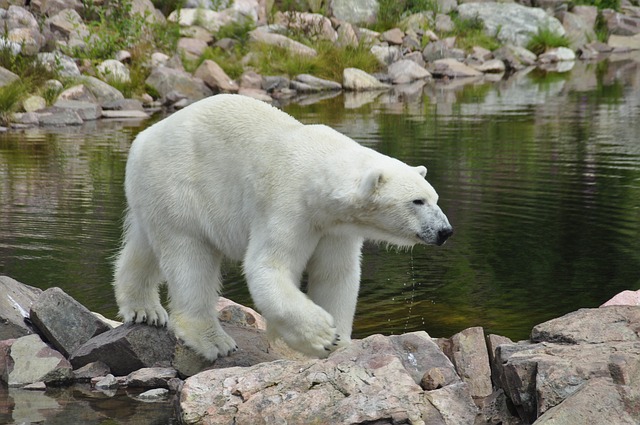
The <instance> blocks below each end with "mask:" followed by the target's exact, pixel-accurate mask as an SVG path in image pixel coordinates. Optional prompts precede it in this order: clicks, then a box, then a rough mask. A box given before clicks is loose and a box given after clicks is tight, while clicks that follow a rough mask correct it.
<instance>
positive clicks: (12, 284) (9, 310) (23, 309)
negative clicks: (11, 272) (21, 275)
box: [0, 276, 42, 341]
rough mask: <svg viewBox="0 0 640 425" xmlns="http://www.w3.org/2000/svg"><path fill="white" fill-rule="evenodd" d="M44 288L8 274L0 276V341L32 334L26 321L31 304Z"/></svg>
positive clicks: (31, 329)
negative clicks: (24, 282) (20, 280)
mask: <svg viewBox="0 0 640 425" xmlns="http://www.w3.org/2000/svg"><path fill="white" fill-rule="evenodd" d="M41 293H42V290H40V289H38V288H34V287H33V286H29V285H25V284H23V283H20V282H18V281H17V280H14V279H11V278H10V277H8V276H0V341H2V340H4V339H10V338H20V337H21V336H25V335H30V334H32V333H33V332H34V331H33V328H32V327H31V326H30V325H28V324H27V322H25V319H28V318H29V310H30V309H31V305H32V304H33V303H34V301H35V300H36V299H37V298H38V296H39V295H40V294H41Z"/></svg>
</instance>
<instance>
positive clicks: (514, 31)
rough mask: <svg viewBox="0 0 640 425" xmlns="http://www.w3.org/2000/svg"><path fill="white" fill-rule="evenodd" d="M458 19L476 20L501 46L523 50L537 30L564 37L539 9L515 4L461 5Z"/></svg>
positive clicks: (552, 19)
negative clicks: (507, 44) (516, 47)
mask: <svg viewBox="0 0 640 425" xmlns="http://www.w3.org/2000/svg"><path fill="white" fill-rule="evenodd" d="M458 15H459V16H460V18H461V19H479V20H480V21H482V23H483V25H484V27H485V31H486V32H487V34H489V35H491V36H495V37H497V38H498V40H500V41H501V42H502V43H511V44H514V45H516V46H526V45H527V43H528V42H529V40H530V39H531V36H532V35H533V34H536V33H537V32H538V30H539V29H540V28H547V29H549V30H550V31H552V32H554V33H556V34H558V35H564V34H565V31H564V28H563V26H562V24H561V23H560V21H558V20H557V19H556V18H554V17H551V16H549V15H547V13H546V12H545V11H544V10H543V9H538V8H533V7H526V6H522V5H520V4H517V3H494V2H483V3H464V4H461V5H459V6H458Z"/></svg>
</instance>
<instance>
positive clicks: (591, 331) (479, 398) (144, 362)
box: [0, 276, 640, 425]
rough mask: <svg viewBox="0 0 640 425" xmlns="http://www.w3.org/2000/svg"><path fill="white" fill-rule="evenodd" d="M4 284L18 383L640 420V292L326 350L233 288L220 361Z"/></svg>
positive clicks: (257, 414) (264, 405) (493, 415)
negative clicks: (244, 302)
mask: <svg viewBox="0 0 640 425" xmlns="http://www.w3.org/2000/svg"><path fill="white" fill-rule="evenodd" d="M0 294H2V295H1V296H0V380H1V381H3V382H4V383H5V384H6V385H8V386H10V387H22V388H30V389H33V390H45V389H51V388H53V387H60V386H68V385H78V383H81V382H90V383H91V388H92V391H94V392H100V393H101V394H103V395H104V394H107V395H108V394H115V391H114V390H115V389H117V388H123V387H128V388H141V389H144V390H145V392H143V393H142V394H139V395H138V396H137V398H138V399H139V400H155V399H164V400H166V399H167V398H168V397H173V399H174V400H175V407H176V415H177V416H178V418H179V420H180V421H181V422H182V423H187V424H223V423H229V424H232V423H241V424H242V423H273V424H276V423H278V424H279V423H335V424H360V423H376V424H403V423H409V424H447V425H449V424H451V425H454V424H455V425H460V424H473V425H480V424H499V423H501V424H532V423H535V424H537V425H540V424H575V423H615V424H637V423H638V422H639V421H640V410H638V408H637V406H639V405H640V335H639V333H640V307H639V306H638V305H637V304H638V299H640V295H639V294H640V292H632V291H625V292H624V293H622V294H619V295H618V296H616V297H614V298H613V299H612V300H610V301H609V302H607V303H605V304H606V305H603V306H602V307H601V308H594V309H581V310H578V311H576V312H573V313H570V314H567V315H565V316H562V317H559V318H557V319H553V320H550V321H548V322H545V323H542V324H540V325H537V326H535V327H534V328H533V330H532V332H531V337H530V339H529V340H527V341H520V342H515V343H514V342H512V341H511V340H509V339H508V338H505V337H502V336H498V335H485V333H484V330H483V329H482V328H480V327H475V328H469V329H465V330H463V331H462V332H460V333H458V334H456V335H454V336H452V337H451V338H448V339H444V338H431V337H430V336H429V335H428V334H427V333H426V332H412V333H407V334H404V335H393V336H382V335H372V336H370V337H367V338H364V339H362V340H355V341H353V343H352V344H351V345H350V346H348V347H345V348H343V349H341V350H338V351H337V352H335V353H333V354H332V355H331V356H330V357H329V358H328V359H324V360H316V359H308V358H304V357H302V356H300V355H298V354H296V353H294V352H292V351H290V350H288V349H287V348H286V347H283V346H281V345H279V344H272V343H270V342H269V341H268V340H267V339H266V336H265V331H264V329H265V323H264V320H263V319H262V317H261V316H260V315H259V314H258V313H256V312H255V311H253V310H251V309H249V308H247V307H243V306H241V305H238V304H235V303H233V302H232V301H229V300H222V301H221V303H220V304H219V306H218V308H219V313H220V317H221V320H222V321H223V325H224V327H225V328H226V329H227V331H228V332H229V333H230V334H232V335H233V336H234V338H235V339H236V341H237V342H238V345H239V347H240V350H239V351H238V352H237V353H235V354H234V355H232V356H231V357H227V358H223V359H219V360H217V361H215V362H207V361H205V360H204V359H202V358H200V357H198V356H197V355H195V354H194V353H193V352H192V351H191V350H190V349H188V348H187V347H185V346H184V345H182V344H181V342H180V341H176V339H175V338H174V336H173V335H172V334H171V333H170V332H169V331H168V330H167V329H164V328H155V327H150V326H145V325H120V324H119V323H118V322H113V321H110V320H107V319H105V318H103V317H101V316H100V315H97V314H95V313H91V312H90V311H89V310H87V309H86V308H85V307H83V306H82V305H81V304H79V303H78V302H77V301H75V300H74V299H73V298H71V297H70V296H69V295H67V294H66V293H64V292H63V291H62V290H60V289H59V288H50V289H47V290H46V291H41V290H39V289H36V288H33V287H30V286H27V285H24V284H21V283H19V282H17V281H15V280H13V279H11V278H9V277H5V276H0ZM620 304H632V305H620ZM110 391H112V392H113V393H110Z"/></svg>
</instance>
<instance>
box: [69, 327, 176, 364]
mask: <svg viewBox="0 0 640 425" xmlns="http://www.w3.org/2000/svg"><path fill="white" fill-rule="evenodd" d="M174 346H175V337H174V336H173V334H172V333H170V332H169V331H168V330H167V329H166V328H158V327H155V326H147V325H122V326H119V327H117V328H115V329H112V330H110V331H107V332H104V333H102V334H100V335H98V336H95V337H93V338H91V339H90V340H89V341H87V342H86V343H85V344H84V345H82V346H81V347H79V348H78V349H77V350H76V351H75V352H73V353H72V354H71V358H70V361H71V364H72V365H73V367H74V368H76V369H77V368H80V367H82V366H85V365H87V364H89V363H92V362H95V361H101V362H103V363H104V364H106V365H107V366H109V368H110V369H111V372H112V373H114V374H116V375H128V374H129V373H131V372H133V371H135V370H138V369H141V368H143V367H154V366H156V365H157V364H161V363H165V364H166V365H169V363H170V362H171V358H172V356H173V351H174Z"/></svg>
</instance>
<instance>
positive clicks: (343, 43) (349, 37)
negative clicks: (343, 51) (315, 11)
mask: <svg viewBox="0 0 640 425" xmlns="http://www.w3.org/2000/svg"><path fill="white" fill-rule="evenodd" d="M337 33H338V40H337V42H336V44H337V45H338V46H339V47H357V46H358V34H357V33H356V30H355V29H354V27H353V25H351V24H350V23H349V22H343V23H341V24H340V26H339V27H338V29H337Z"/></svg>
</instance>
